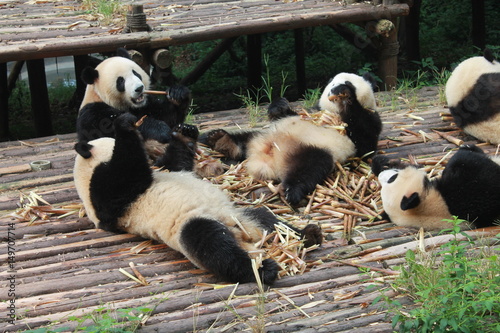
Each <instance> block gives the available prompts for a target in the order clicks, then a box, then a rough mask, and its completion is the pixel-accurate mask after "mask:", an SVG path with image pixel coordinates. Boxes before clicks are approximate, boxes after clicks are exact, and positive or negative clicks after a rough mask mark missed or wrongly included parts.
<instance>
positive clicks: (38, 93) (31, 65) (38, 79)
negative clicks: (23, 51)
mask: <svg viewBox="0 0 500 333" xmlns="http://www.w3.org/2000/svg"><path fill="white" fill-rule="evenodd" d="M26 66H27V69H28V82H29V85H30V94H31V109H32V110H33V116H34V119H35V131H36V135H37V136H49V135H52V134H53V131H52V119H51V115H50V103H49V93H48V91H47V78H46V76H45V61H44V59H35V60H28V61H27V62H26Z"/></svg>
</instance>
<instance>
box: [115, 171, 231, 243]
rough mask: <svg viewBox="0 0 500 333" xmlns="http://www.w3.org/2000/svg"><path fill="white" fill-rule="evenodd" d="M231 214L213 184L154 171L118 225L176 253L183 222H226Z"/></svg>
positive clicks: (185, 174) (228, 204) (186, 176)
mask: <svg viewBox="0 0 500 333" xmlns="http://www.w3.org/2000/svg"><path fill="white" fill-rule="evenodd" d="M235 214H236V213H235V209H234V208H233V205H232V203H231V202H230V201H229V199H228V197H227V196H226V195H225V193H224V192H222V191H220V190H219V189H217V188H216V187H214V185H212V184H210V183H208V182H206V181H203V180H201V179H198V178H195V177H194V176H193V175H192V174H191V173H189V172H172V173H164V172H161V173H160V172H156V173H154V182H153V185H152V186H151V187H150V188H149V189H148V191H147V192H146V193H144V194H143V195H142V196H141V197H140V198H139V199H138V200H137V201H136V202H134V203H133V204H132V206H131V207H130V209H129V210H128V212H127V213H126V214H125V216H124V217H123V218H121V219H120V224H121V225H122V226H123V227H124V229H126V230H127V232H129V233H132V234H137V235H140V236H142V237H145V238H151V239H155V240H158V241H162V242H165V243H166V244H167V245H168V246H170V247H172V248H173V249H176V250H178V251H180V250H181V246H180V243H179V237H180V232H181V229H182V226H183V224H184V223H185V222H186V221H188V220H189V219H191V218H193V217H207V218H212V219H217V220H219V221H221V222H223V223H226V222H227V221H226V220H227V219H228V218H230V216H231V215H235ZM227 223H230V222H227Z"/></svg>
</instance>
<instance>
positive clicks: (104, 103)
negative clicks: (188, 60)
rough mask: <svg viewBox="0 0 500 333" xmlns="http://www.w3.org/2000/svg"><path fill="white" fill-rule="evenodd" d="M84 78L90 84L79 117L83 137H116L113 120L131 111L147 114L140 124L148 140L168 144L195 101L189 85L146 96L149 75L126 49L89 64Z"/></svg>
mask: <svg viewBox="0 0 500 333" xmlns="http://www.w3.org/2000/svg"><path fill="white" fill-rule="evenodd" d="M82 80H83V81H84V82H85V83H86V84H87V87H86V90H85V95H84V98H83V101H82V103H81V106H80V111H79V113H78V118H77V126H76V128H77V134H78V139H79V140H87V141H90V140H93V139H97V138H101V137H113V135H114V131H113V120H114V119H115V118H116V117H117V116H118V115H120V114H122V113H124V112H129V113H131V114H133V115H135V116H137V117H138V118H141V117H143V116H147V117H146V118H145V119H144V121H143V123H142V125H141V126H139V131H140V133H141V135H142V137H143V139H144V140H145V141H151V142H158V143H160V144H165V143H167V142H169V141H170V134H171V132H172V129H173V128H174V127H175V126H177V125H179V124H182V123H183V122H184V120H185V118H186V115H187V112H188V108H189V105H190V102H191V93H190V91H189V89H188V88H187V87H185V86H172V87H170V88H169V89H168V90H167V95H168V96H167V97H166V98H163V99H162V98H157V97H153V96H152V95H145V94H144V91H145V90H147V89H149V85H150V78H149V75H148V74H147V73H146V72H145V71H144V70H143V69H142V68H141V67H140V66H139V65H137V64H136V63H135V62H134V61H132V60H131V58H130V55H129V53H128V52H127V50H125V49H122V48H120V49H118V51H117V56H114V57H110V58H107V59H105V60H103V61H102V62H101V63H99V64H98V65H97V66H96V67H95V68H93V67H86V68H85V69H84V70H83V72H82Z"/></svg>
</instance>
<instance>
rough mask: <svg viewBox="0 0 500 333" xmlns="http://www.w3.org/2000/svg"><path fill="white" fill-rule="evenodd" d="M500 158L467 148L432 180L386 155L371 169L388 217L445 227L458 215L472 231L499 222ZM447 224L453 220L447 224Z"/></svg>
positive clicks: (415, 224) (416, 224)
mask: <svg viewBox="0 0 500 333" xmlns="http://www.w3.org/2000/svg"><path fill="white" fill-rule="evenodd" d="M499 163H500V159H498V158H490V157H489V156H488V155H486V154H485V153H484V152H483V151H482V150H481V149H480V148H478V147H476V146H474V145H467V146H462V147H461V148H460V149H459V150H458V151H457V152H456V153H455V154H454V155H453V157H452V158H451V159H450V160H449V161H448V163H447V165H446V167H445V169H444V170H443V173H442V175H441V177H438V178H434V179H432V180H429V179H428V177H427V174H426V172H425V171H423V170H421V169H418V168H417V167H416V166H414V165H406V164H403V163H402V162H400V161H399V160H396V161H392V160H389V159H388V158H387V157H385V156H384V155H378V156H376V157H375V158H374V159H373V163H372V169H373V172H374V173H375V174H376V175H377V176H378V179H379V182H380V184H381V186H382V190H381V197H382V203H383V206H384V211H385V214H386V215H387V217H388V218H389V219H390V220H391V221H392V222H394V223H395V224H397V225H401V226H410V227H423V228H424V229H428V230H433V229H438V230H439V229H445V228H449V227H451V223H450V222H449V220H450V219H452V217H453V216H457V217H458V218H460V219H463V220H466V221H468V222H469V223H470V224H469V226H471V227H487V226H491V225H493V224H495V223H498V222H499V219H500V205H499V203H500V165H499ZM446 220H448V221H446Z"/></svg>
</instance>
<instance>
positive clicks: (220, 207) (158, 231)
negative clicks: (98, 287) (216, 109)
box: [74, 113, 322, 284]
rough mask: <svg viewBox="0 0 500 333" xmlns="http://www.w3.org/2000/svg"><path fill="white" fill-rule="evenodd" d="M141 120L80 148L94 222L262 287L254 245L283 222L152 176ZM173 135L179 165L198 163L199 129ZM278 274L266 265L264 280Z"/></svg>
mask: <svg viewBox="0 0 500 333" xmlns="http://www.w3.org/2000/svg"><path fill="white" fill-rule="evenodd" d="M136 120H137V118H136V117H134V116H133V115H131V114H129V113H125V114H123V115H121V116H119V117H118V118H117V119H116V121H115V123H114V127H115V138H116V139H112V138H100V139H97V140H93V141H90V142H88V143H87V142H79V143H77V144H76V146H75V149H76V151H77V152H78V155H77V157H76V161H75V168H74V178H75V185H76V189H77V191H78V194H79V196H80V198H81V199H82V201H83V204H84V206H85V210H86V212H87V214H88V216H89V218H90V219H91V220H92V221H93V222H94V223H95V224H96V226H97V227H99V228H102V229H105V230H110V231H118V230H122V231H126V232H129V233H132V234H136V235H140V236H142V237H145V238H150V239H155V240H158V241H161V242H164V243H165V244H167V245H168V246H170V247H171V248H173V249H175V250H177V251H180V252H181V253H183V254H184V255H185V256H186V257H187V258H188V259H189V260H191V261H192V262H193V263H194V264H195V265H197V266H199V267H202V268H205V269H207V270H208V271H210V272H212V273H213V274H215V275H216V276H217V277H218V278H221V279H223V280H225V281H228V282H250V281H255V277H254V274H253V270H252V263H251V258H252V257H255V256H256V255H257V252H258V251H256V250H257V249H256V248H255V246H254V244H255V243H256V242H258V241H260V240H261V237H262V234H263V231H264V230H268V231H273V230H274V225H275V224H276V223H278V220H277V219H276V217H275V216H274V215H273V214H272V213H271V212H269V211H268V210H267V209H265V208H260V209H237V208H235V207H234V206H233V204H232V203H231V202H230V201H229V199H228V198H227V196H226V195H225V194H224V193H223V192H222V191H220V190H219V189H217V188H216V187H214V186H213V185H211V184H210V183H208V182H206V181H203V180H201V179H198V178H196V177H195V176H194V175H193V174H192V173H190V172H186V171H180V172H168V173H167V172H152V170H151V169H150V167H149V165H148V161H147V157H146V154H145V151H144V147H143V142H142V140H141V138H140V136H139V133H138V131H137V130H136V128H135V125H134V123H135V122H136ZM193 134H194V135H193ZM172 135H173V138H172V143H171V144H170V145H169V146H168V148H167V155H168V154H170V157H171V158H172V161H171V163H176V162H177V163H181V164H183V165H185V164H189V163H191V164H192V163H193V159H192V158H190V157H189V156H190V154H189V152H191V151H192V150H194V149H195V148H196V145H195V138H196V136H197V129H196V128H195V127H194V126H193V127H189V126H187V125H186V126H184V127H183V128H181V132H174V133H173V134H172ZM183 151H184V152H186V151H187V153H186V154H184V153H183ZM240 225H241V226H243V227H240ZM243 228H244V229H243ZM301 233H302V235H303V236H304V237H305V238H306V240H305V245H306V246H310V245H313V244H320V243H321V240H322V235H321V229H320V228H319V227H318V226H317V225H308V226H307V227H306V228H305V229H304V230H303V231H301ZM278 269H279V267H278V265H277V264H276V263H275V262H274V261H273V260H271V259H266V260H264V261H263V263H262V267H261V268H260V269H259V273H260V274H261V277H262V281H263V282H264V283H267V284H270V283H272V282H273V281H274V280H275V279H276V277H277V273H278Z"/></svg>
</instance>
